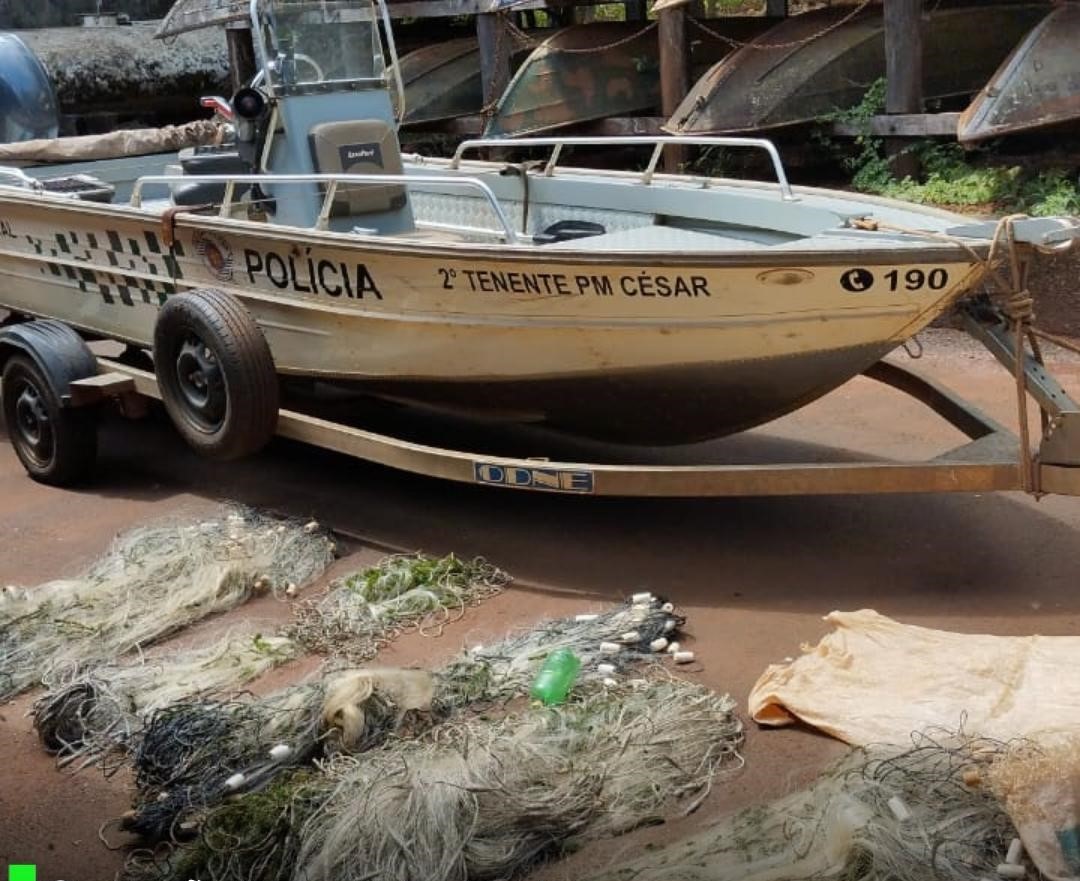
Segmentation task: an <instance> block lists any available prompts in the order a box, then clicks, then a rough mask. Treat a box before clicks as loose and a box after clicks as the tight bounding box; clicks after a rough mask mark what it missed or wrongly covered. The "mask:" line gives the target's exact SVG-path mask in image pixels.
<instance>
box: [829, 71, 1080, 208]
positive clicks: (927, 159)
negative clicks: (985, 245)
mask: <svg viewBox="0 0 1080 881" xmlns="http://www.w3.org/2000/svg"><path fill="white" fill-rule="evenodd" d="M884 107H885V80H884V79H879V80H877V81H876V82H874V83H873V84H871V86H870V87H869V88H868V89H867V90H866V94H865V95H864V96H863V99H862V101H860V102H859V104H858V105H856V106H855V107H852V108H849V109H846V110H839V111H836V112H835V113H832V114H829V115H828V116H827V117H823V118H822V122H828V123H834V122H844V123H847V124H848V125H854V126H856V127H859V128H861V131H860V133H859V134H858V135H856V137H855V138H854V141H853V143H849V144H848V145H843V146H841V145H839V144H838V143H837V141H836V140H835V139H833V138H831V137H829V136H828V134H827V133H825V132H824V131H822V130H819V131H818V132H817V133H816V135H815V142H816V143H818V144H819V145H821V146H822V147H823V148H826V149H828V150H830V151H831V152H832V153H833V154H834V155H835V156H836V157H837V159H838V160H839V161H841V162H842V163H843V165H844V167H845V168H846V169H847V170H848V171H849V172H850V173H851V186H852V187H853V188H854V189H856V190H859V191H860V192H865V193H874V194H876V195H881V196H888V197H890V198H894V199H903V200H906V201H909V202H918V203H921V204H929V205H941V206H946V207H952V208H975V207H978V208H982V209H984V210H987V211H991V212H997V213H1012V212H1025V213H1028V214H1032V215H1036V216H1046V215H1055V214H1056V215H1060V214H1080V186H1078V181H1077V179H1076V177H1075V175H1070V174H1069V173H1068V172H1066V171H1065V170H1063V169H1053V170H1044V171H1037V170H1034V169H1030V168H1024V167H1021V166H1018V165H1003V164H1001V163H1000V162H996V161H995V157H994V155H993V152H992V151H990V150H975V151H970V152H966V151H964V150H963V148H961V147H960V145H959V144H955V143H947V144H946V143H938V142H934V141H929V140H922V141H915V142H913V143H912V144H911V146H910V147H908V150H909V151H910V152H912V153H914V154H915V156H916V157H917V158H918V160H919V165H920V167H921V168H922V170H923V175H922V180H914V179H913V178H910V177H905V178H903V179H898V178H897V177H896V176H895V174H894V173H893V170H892V166H891V164H890V161H889V158H888V156H887V155H886V153H885V142H884V139H883V138H880V137H877V136H874V135H872V134H871V133H870V120H871V119H872V118H873V117H874V116H876V115H878V114H879V113H881V112H882V111H883V110H884ZM852 146H854V150H852Z"/></svg>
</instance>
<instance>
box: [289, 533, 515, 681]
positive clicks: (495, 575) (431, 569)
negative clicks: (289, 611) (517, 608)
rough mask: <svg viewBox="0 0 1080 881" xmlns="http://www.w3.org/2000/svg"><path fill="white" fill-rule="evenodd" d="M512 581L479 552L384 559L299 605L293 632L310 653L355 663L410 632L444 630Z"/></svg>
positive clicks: (373, 655)
mask: <svg viewBox="0 0 1080 881" xmlns="http://www.w3.org/2000/svg"><path fill="white" fill-rule="evenodd" d="M509 583H510V576H509V575H507V574H506V573H505V572H503V571H502V570H501V569H499V568H497V567H495V566H492V565H491V564H490V563H488V562H487V561H486V560H484V559H483V558H482V557H476V558H475V559H473V560H460V559H458V558H457V557H456V556H454V555H453V554H450V555H448V556H445V557H441V558H434V557H428V556H424V555H423V554H416V555H409V556H404V555H399V556H392V557H387V558H386V559H385V560H382V561H381V562H380V563H379V564H378V565H377V566H372V567H370V568H368V569H364V570H363V571H362V572H357V573H355V574H353V575H350V576H348V577H347V578H344V579H342V580H341V581H340V582H337V583H336V584H335V585H334V587H333V588H332V589H331V590H330V592H329V593H328V594H327V595H326V596H325V597H323V598H322V599H320V600H318V601H316V602H313V603H309V604H305V605H303V606H301V607H300V609H299V610H298V611H297V622H296V624H295V625H294V626H293V628H292V629H291V631H290V633H291V635H292V636H293V637H294V638H295V639H297V640H298V641H299V642H301V643H303V645H304V646H305V647H307V648H308V649H310V650H311V651H317V652H325V653H327V654H334V655H339V656H341V657H344V658H345V659H346V660H347V661H348V662H349V663H351V664H358V663H361V662H363V661H367V660H370V659H371V658H373V657H375V655H376V654H377V653H378V651H379V649H380V648H382V647H383V646H384V645H386V644H387V643H389V642H390V641H391V640H393V639H394V638H395V637H397V636H398V635H399V634H401V633H403V632H404V631H406V630H409V629H412V628H418V629H419V630H420V631H421V632H422V633H433V634H436V635H437V634H438V633H441V632H442V628H443V627H444V626H445V625H446V624H448V623H450V622H452V621H454V620H456V619H457V618H459V617H460V616H461V615H462V614H464V612H465V609H466V608H467V607H468V606H474V605H477V604H478V603H480V602H482V601H483V600H485V599H487V598H488V597H491V596H494V595H495V594H497V593H499V592H500V591H502V589H503V588H504V587H505V586H506V585H507V584H509Z"/></svg>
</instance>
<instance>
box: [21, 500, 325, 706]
mask: <svg viewBox="0 0 1080 881" xmlns="http://www.w3.org/2000/svg"><path fill="white" fill-rule="evenodd" d="M332 559H333V544H332V542H331V541H330V540H329V538H328V537H327V536H326V535H324V534H321V533H320V532H319V531H318V530H317V529H313V528H311V527H310V525H309V526H308V527H305V526H303V525H301V524H299V523H292V522H288V521H281V520H276V519H272V518H269V517H264V516H262V515H259V514H257V513H255V512H253V511H250V510H246V509H227V510H225V511H223V512H222V513H221V514H220V515H218V516H216V517H213V518H209V519H205V520H201V521H198V522H195V523H170V524H164V525H162V524H159V525H154V526H146V527H141V528H138V529H133V530H131V531H130V532H127V533H125V534H123V535H121V536H120V537H119V538H118V539H117V540H116V542H115V544H114V545H113V547H112V548H111V549H110V550H109V552H108V553H107V554H106V555H105V556H104V557H102V558H101V559H100V560H98V561H97V562H96V563H94V564H93V565H92V566H91V567H90V568H89V569H88V570H87V571H86V572H85V573H83V574H82V575H80V576H78V577H77V578H71V579H64V580H60V581H52V582H49V583H47V584H43V585H40V586H39V587H37V588H33V589H31V590H16V589H12V590H5V591H4V599H3V601H2V602H0V701H6V700H9V699H11V698H12V697H14V696H15V695H17V694H19V693H20V692H21V691H24V690H26V689H27V688H30V687H32V686H33V685H35V684H36V683H37V682H38V681H39V680H40V678H41V674H42V672H47V671H49V670H50V669H55V668H59V667H67V668H73V667H82V668H85V667H86V666H88V665H93V664H97V663H103V662H111V661H114V660H115V659H116V658H118V657H120V656H121V655H124V654H126V653H127V652H129V651H132V650H133V649H135V648H137V647H139V646H145V645H149V644H150V643H153V642H154V641H156V640H159V639H161V638H162V637H165V636H167V635H169V634H171V633H173V632H175V631H177V630H180V629H181V628H183V627H186V626H188V625H190V624H193V623H194V622H196V621H199V620H201V619H202V618H205V617H207V616H208V615H212V614H214V613H216V612H223V611H225V610H227V609H230V608H233V607H235V606H237V605H239V604H240V603H243V602H244V601H245V600H247V599H248V598H249V597H250V596H252V595H253V594H257V593H260V592H264V591H276V590H278V589H282V588H286V587H287V586H288V585H289V584H303V583H305V582H307V581H309V580H311V579H312V578H314V577H316V576H318V575H319V574H321V573H322V572H323V570H324V569H325V568H326V566H327V565H329V563H330V561H331V560H332Z"/></svg>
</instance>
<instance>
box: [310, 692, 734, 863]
mask: <svg viewBox="0 0 1080 881" xmlns="http://www.w3.org/2000/svg"><path fill="white" fill-rule="evenodd" d="M733 709H734V703H733V701H731V699H730V698H728V697H720V696H717V695H715V694H713V693H712V692H710V691H708V690H707V689H704V688H702V687H700V686H696V685H691V684H689V683H685V682H676V681H649V682H647V683H646V684H645V685H644V686H641V687H633V686H629V685H626V686H622V687H620V688H618V689H612V690H608V691H600V692H594V693H593V694H591V695H589V696H587V697H585V698H583V699H580V700H575V701H573V702H571V703H568V704H566V705H564V706H559V707H550V708H546V709H532V710H528V711H525V712H522V713H517V714H513V715H511V716H509V717H507V718H506V719H504V720H502V721H499V722H492V721H487V720H483V719H478V718H475V717H474V718H470V719H467V720H463V721H461V722H454V723H450V724H447V725H443V726H439V727H438V728H436V729H433V730H432V731H431V732H430V733H429V734H428V735H427V736H426V737H423V738H420V739H419V740H416V741H413V742H403V741H396V742H391V743H389V744H388V745H387V746H386V747H384V748H383V749H381V750H379V751H377V752H375V753H369V754H367V755H365V756H362V757H358V758H354V757H342V758H340V759H338V760H335V762H334V763H333V764H332V765H331V766H330V768H329V769H328V776H329V781H330V785H331V786H332V787H333V789H332V792H331V794H330V796H329V798H328V799H327V801H326V803H325V805H324V806H323V807H322V808H321V809H320V810H319V811H318V812H316V813H315V814H313V815H312V816H311V817H310V818H309V819H308V821H307V822H306V823H305V825H304V828H303V830H302V832H301V835H300V848H299V851H298V859H297V867H298V869H297V872H296V873H295V874H294V879H296V881H300V879H304V881H329V879H334V881H359V879H361V878H379V879H381V881H414V879H420V878H423V879H425V881H467V879H497V878H509V877H513V876H516V875H519V874H521V873H522V872H524V871H525V870H527V869H528V868H529V867H530V866H532V865H534V864H535V863H537V862H539V861H541V860H542V859H545V858H549V857H551V856H554V855H556V854H558V853H560V852H561V851H563V850H564V849H566V848H575V847H577V846H578V845H579V844H581V843H582V842H583V841H586V840H589V839H593V838H600V837H606V836H611V835H617V834H620V833H623V832H626V831H628V830H630V829H633V828H634V827H636V826H639V825H641V824H643V823H650V822H656V821H659V820H662V819H663V816H664V814H665V812H666V811H668V810H670V809H671V808H672V805H673V804H674V803H675V802H677V801H678V800H679V799H680V798H683V799H685V798H688V797H692V798H693V801H692V802H691V804H690V806H691V807H692V806H693V805H696V803H697V801H698V799H700V797H701V796H702V794H703V793H704V792H705V791H707V790H708V787H709V786H710V784H711V782H712V781H713V779H714V778H715V776H716V774H717V773H718V772H719V771H720V770H721V769H722V768H724V767H727V766H732V765H733V764H735V763H737V761H738V751H737V750H738V746H739V744H740V743H741V740H742V726H741V724H740V722H739V721H738V719H737V718H736V717H735V715H734V712H733Z"/></svg>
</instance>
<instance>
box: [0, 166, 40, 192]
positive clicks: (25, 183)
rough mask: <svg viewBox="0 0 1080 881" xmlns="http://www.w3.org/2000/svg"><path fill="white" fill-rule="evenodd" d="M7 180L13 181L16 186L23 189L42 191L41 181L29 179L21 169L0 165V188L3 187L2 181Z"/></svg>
mask: <svg viewBox="0 0 1080 881" xmlns="http://www.w3.org/2000/svg"><path fill="white" fill-rule="evenodd" d="M8 178H10V179H11V180H13V181H15V184H16V186H20V187H25V188H27V189H31V190H43V189H44V186H42V183H41V181H39V180H37V179H36V178H33V177H31V176H30V175H28V174H27V173H26V172H25V171H23V170H22V169H21V168H15V167H14V166H10V165H0V186H4V181H5V179H8Z"/></svg>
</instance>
